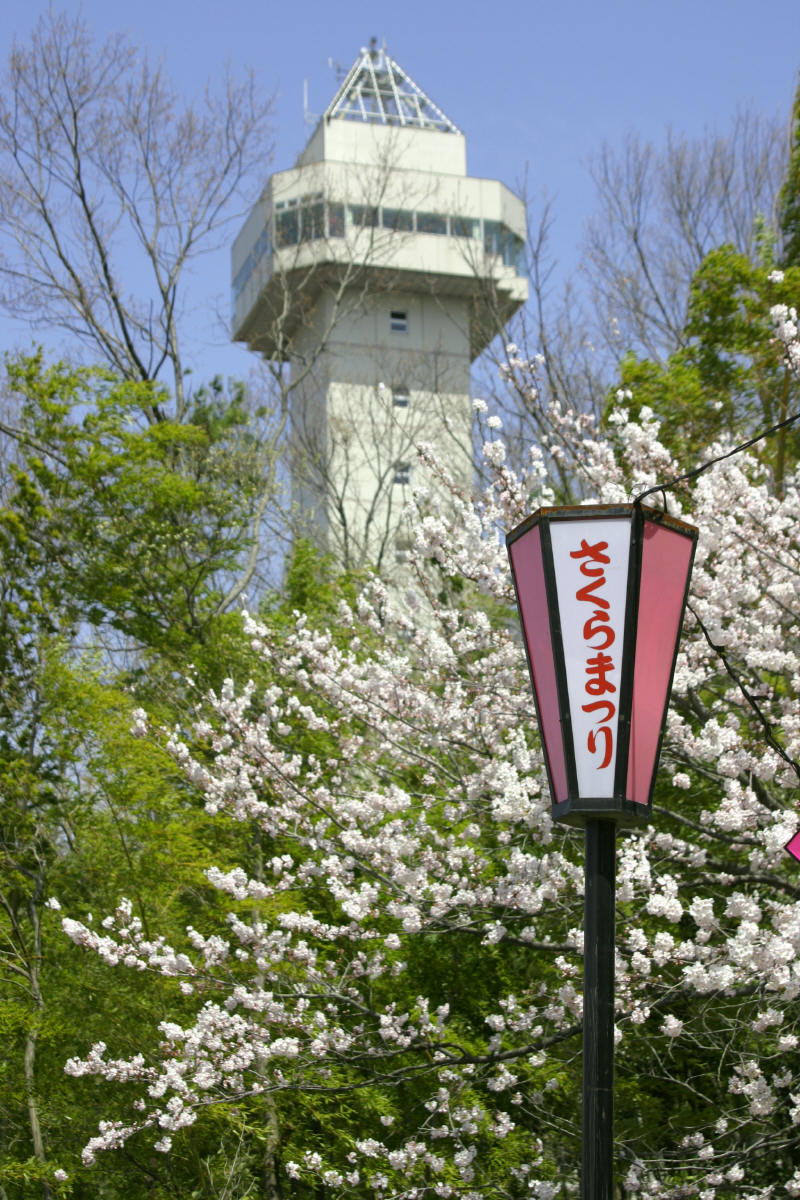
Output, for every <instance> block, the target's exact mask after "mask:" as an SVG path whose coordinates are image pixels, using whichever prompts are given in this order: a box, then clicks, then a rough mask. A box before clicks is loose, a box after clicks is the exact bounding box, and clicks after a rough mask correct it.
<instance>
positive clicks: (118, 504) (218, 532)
mask: <svg viewBox="0 0 800 1200" xmlns="http://www.w3.org/2000/svg"><path fill="white" fill-rule="evenodd" d="M8 382H9V390H10V394H11V398H12V401H16V402H18V404H19V408H20V415H19V428H18V431H17V449H18V460H17V462H16V463H15V464H14V465H13V468H12V470H13V480H14V484H15V491H14V494H13V495H12V496H11V497H10V498H9V502H8V504H7V506H6V512H5V513H4V514H3V520H2V525H3V528H4V530H5V534H6V540H7V542H11V541H13V542H15V543H16V544H15V547H14V549H15V551H16V553H17V555H25V556H27V566H28V568H29V570H30V571H32V572H33V573H34V574H35V576H36V580H37V584H38V587H39V588H40V590H41V591H42V593H43V595H42V597H41V600H40V603H41V605H42V606H43V607H44V608H45V609H49V608H58V609H59V610H63V616H62V620H63V619H67V620H69V621H71V622H72V623H73V624H74V623H75V622H77V621H81V622H88V623H89V624H90V625H94V626H98V627H99V626H104V625H106V626H110V627H111V628H112V629H114V630H116V631H118V632H119V633H121V634H123V635H125V636H127V637H130V638H133V639H134V641H135V643H136V644H137V645H139V646H144V647H151V648H153V649H155V650H156V651H157V653H158V654H159V655H167V656H170V655H173V654H174V655H175V656H185V654H186V651H187V650H188V649H189V647H190V646H192V645H193V644H194V643H196V642H203V641H205V640H206V639H207V637H208V636H209V625H210V623H212V622H213V620H214V618H215V616H216V615H217V613H218V611H219V607H220V599H221V597H222V595H223V593H224V585H225V580H226V578H229V577H230V574H231V572H235V571H236V570H237V568H238V567H239V566H240V565H241V560H242V557H243V554H244V552H245V550H246V549H247V548H248V547H249V542H250V537H251V533H250V529H249V520H250V516H251V509H252V504H253V499H254V497H255V495H256V494H257V493H258V492H259V491H260V490H261V488H262V486H263V483H262V478H261V470H262V467H263V464H260V463H259V456H258V454H257V453H256V452H255V451H254V447H253V444H252V442H249V441H248V439H247V437H246V436H245V437H244V438H242V437H241V433H242V431H243V430H244V428H245V423H246V413H245V410H244V406H243V397H242V393H241V389H238V390H234V394H233V396H232V398H231V399H230V402H228V401H227V400H226V398H225V397H224V395H223V394H222V392H221V390H220V388H219V387H217V388H212V389H211V390H210V391H208V392H205V393H203V392H200V393H198V395H197V397H196V400H195V405H194V408H193V411H192V414H191V417H192V419H190V420H189V421H188V422H186V423H183V424H176V423H175V422H173V421H170V420H167V419H164V418H163V417H162V416H161V410H162V406H163V405H162V402H163V400H164V397H163V394H162V393H161V392H160V391H159V390H158V388H157V387H156V386H155V385H153V384H151V383H129V382H124V381H120V380H117V379H115V378H114V377H113V376H111V375H109V373H108V372H106V371H103V370H100V369H98V368H70V367H67V366H65V365H63V364H56V365H55V366H51V367H46V366H45V365H44V363H43V361H42V357H41V355H35V356H33V357H31V358H28V359H23V360H21V361H19V362H11V363H9V364H8ZM223 401H224V403H223ZM28 603H30V599H29V600H28Z"/></svg>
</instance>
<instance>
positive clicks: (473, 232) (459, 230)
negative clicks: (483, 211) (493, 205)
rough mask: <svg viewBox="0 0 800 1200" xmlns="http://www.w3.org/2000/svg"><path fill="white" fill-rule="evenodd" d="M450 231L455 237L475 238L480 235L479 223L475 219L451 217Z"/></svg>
mask: <svg viewBox="0 0 800 1200" xmlns="http://www.w3.org/2000/svg"><path fill="white" fill-rule="evenodd" d="M450 231H451V233H452V234H453V237H462V238H474V237H477V235H478V222H477V221H476V220H475V218H474V217H451V218H450Z"/></svg>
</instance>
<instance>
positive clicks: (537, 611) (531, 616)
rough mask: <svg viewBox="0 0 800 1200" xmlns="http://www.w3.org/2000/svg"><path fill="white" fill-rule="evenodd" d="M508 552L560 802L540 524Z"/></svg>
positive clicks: (562, 769)
mask: <svg viewBox="0 0 800 1200" xmlns="http://www.w3.org/2000/svg"><path fill="white" fill-rule="evenodd" d="M509 553H510V555H511V563H512V566H513V571H514V580H515V586H516V589H517V603H518V605H519V611H520V616H521V618H522V626H523V633H524V637H525V641H526V643H527V647H528V662H529V664H530V668H531V676H532V678H533V693H534V698H535V700H536V709H537V712H538V714H539V724H540V726H541V730H542V738H543V741H544V745H545V753H546V755H547V766H548V770H549V774H550V786H551V790H552V793H553V801H554V803H560V802H561V801H562V800H566V798H567V770H566V766H565V762H564V740H563V735H562V730H561V718H560V716H559V709H558V688H557V686H556V669H555V662H554V659H553V643H552V639H551V636H550V622H549V620H548V605H547V593H546V590H545V578H544V563H543V561H542V534H541V529H540V527H539V526H538V525H534V526H533V527H532V528H531V529H530V530H528V532H527V533H525V534H523V535H522V537H519V538H517V540H516V541H515V542H514V543H513V544H512V545H511V546H510V547H509Z"/></svg>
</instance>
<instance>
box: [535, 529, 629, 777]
mask: <svg viewBox="0 0 800 1200" xmlns="http://www.w3.org/2000/svg"><path fill="white" fill-rule="evenodd" d="M550 538H551V544H552V548H553V570H554V573H555V578H556V591H557V594H558V609H559V617H560V621H561V638H562V643H563V647H564V662H565V666H566V674H567V694H568V696H569V709H570V718H571V723H572V736H573V743H574V750H575V768H576V772H577V782H578V795H579V796H585V797H589V796H592V797H597V798H601V797H603V798H605V797H611V796H613V794H614V774H615V768H616V761H617V725H618V720H619V695H620V677H621V667H622V649H623V642H624V638H625V602H626V594H627V585H628V556H629V554H630V540H631V520H630V517H616V518H613V517H608V518H602V519H595V520H580V519H578V520H567V521H553V522H552V523H551V525H550Z"/></svg>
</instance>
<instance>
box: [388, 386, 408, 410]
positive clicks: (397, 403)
mask: <svg viewBox="0 0 800 1200" xmlns="http://www.w3.org/2000/svg"><path fill="white" fill-rule="evenodd" d="M409 399H410V397H409V394H408V388H407V387H405V386H404V385H401V386H400V387H396V388H392V404H393V405H394V407H395V408H408V402H409Z"/></svg>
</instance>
